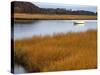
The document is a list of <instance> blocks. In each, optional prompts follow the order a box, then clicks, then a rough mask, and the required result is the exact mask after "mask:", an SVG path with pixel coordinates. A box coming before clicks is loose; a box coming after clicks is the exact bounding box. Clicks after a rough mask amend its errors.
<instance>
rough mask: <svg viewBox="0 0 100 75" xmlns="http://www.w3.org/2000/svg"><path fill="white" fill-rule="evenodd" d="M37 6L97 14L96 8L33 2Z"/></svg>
mask: <svg viewBox="0 0 100 75" xmlns="http://www.w3.org/2000/svg"><path fill="white" fill-rule="evenodd" d="M33 3H34V4H35V5H37V6H39V7H40V8H66V9H72V10H86V11H92V12H96V11H97V7H96V6H85V5H69V4H60V3H56V4H54V3H43V2H33Z"/></svg>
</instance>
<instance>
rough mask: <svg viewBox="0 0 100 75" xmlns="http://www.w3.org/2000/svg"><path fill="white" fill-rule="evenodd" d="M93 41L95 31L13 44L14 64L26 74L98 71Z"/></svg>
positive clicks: (95, 36) (37, 37) (27, 40)
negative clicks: (24, 70)
mask: <svg viewBox="0 0 100 75" xmlns="http://www.w3.org/2000/svg"><path fill="white" fill-rule="evenodd" d="M96 41H97V31H96V30H88V31H86V32H79V33H68V34H57V35H54V36H45V37H42V36H34V37H32V38H30V39H23V40H16V41H15V45H14V49H15V50H14V53H15V63H17V64H21V65H23V66H24V67H25V68H26V69H27V70H28V72H48V71H62V70H76V69H89V68H90V69H93V68H96V67H97V42H96Z"/></svg>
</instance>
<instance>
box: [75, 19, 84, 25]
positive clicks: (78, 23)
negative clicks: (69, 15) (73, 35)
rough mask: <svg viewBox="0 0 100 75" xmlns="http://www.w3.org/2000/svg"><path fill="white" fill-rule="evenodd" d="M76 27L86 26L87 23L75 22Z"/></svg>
mask: <svg viewBox="0 0 100 75" xmlns="http://www.w3.org/2000/svg"><path fill="white" fill-rule="evenodd" d="M73 23H74V25H75V26H84V25H85V21H81V20H77V21H74V22H73Z"/></svg>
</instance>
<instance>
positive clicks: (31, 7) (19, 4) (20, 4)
mask: <svg viewBox="0 0 100 75" xmlns="http://www.w3.org/2000/svg"><path fill="white" fill-rule="evenodd" d="M11 7H12V11H14V13H32V14H66V15H97V12H96V13H94V12H91V11H85V10H76V11H72V10H71V9H70V10H66V9H65V8H39V7H38V6H36V5H35V4H33V3H31V2H24V1H13V2H11Z"/></svg>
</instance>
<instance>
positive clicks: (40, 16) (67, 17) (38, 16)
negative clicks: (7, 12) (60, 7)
mask: <svg viewBox="0 0 100 75" xmlns="http://www.w3.org/2000/svg"><path fill="white" fill-rule="evenodd" d="M14 19H15V21H16V20H34V19H37V20H41V19H42V20H50V19H52V20H61V19H62V20H96V19H97V16H96V15H95V16H93V15H57V14H53V15H50V14H25V13H14Z"/></svg>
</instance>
